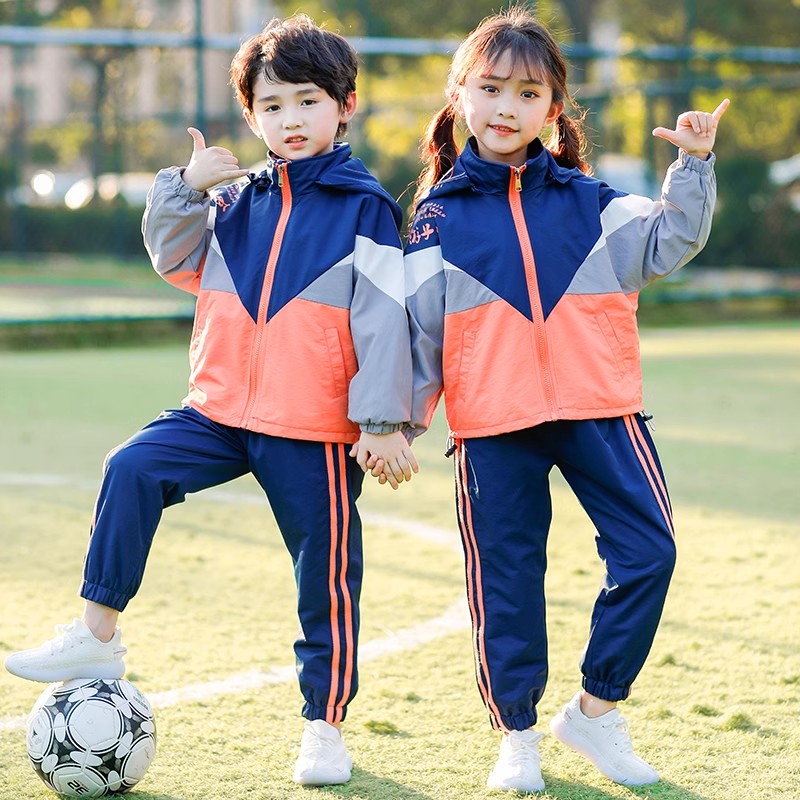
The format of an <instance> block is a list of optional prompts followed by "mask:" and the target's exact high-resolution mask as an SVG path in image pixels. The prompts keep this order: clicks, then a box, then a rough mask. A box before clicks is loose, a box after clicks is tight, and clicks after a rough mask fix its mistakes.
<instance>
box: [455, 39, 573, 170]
mask: <svg viewBox="0 0 800 800" xmlns="http://www.w3.org/2000/svg"><path fill="white" fill-rule="evenodd" d="M457 102H458V104H459V106H460V110H461V113H462V114H463V116H464V119H465V121H466V124H467V127H468V128H469V130H470V132H471V133H472V134H473V136H475V139H476V140H477V142H478V155H480V157H481V158H484V159H486V160H487V161H498V162H500V163H503V164H511V165H513V166H517V167H518V166H520V165H522V164H524V163H525V160H526V158H527V152H528V145H529V144H530V143H531V142H532V141H533V140H534V139H535V138H536V137H537V136H539V134H540V133H541V131H542V129H543V128H545V127H546V126H548V125H551V124H552V123H553V122H554V121H555V120H556V118H557V117H558V115H559V114H560V113H561V112H562V110H563V108H564V106H563V103H554V102H553V90H552V88H551V87H550V86H548V85H547V84H545V83H544V82H543V81H542V80H541V79H540V78H538V77H537V76H533V75H530V74H529V72H528V69H527V68H526V66H525V65H524V64H521V63H520V64H517V63H515V62H514V61H513V59H512V58H511V56H510V55H509V54H508V53H505V54H503V55H501V56H500V58H498V59H497V61H496V62H495V63H494V64H492V65H491V66H490V67H489V68H488V74H480V73H473V74H471V75H469V76H468V77H467V79H466V81H465V82H464V85H463V86H462V87H461V88H460V90H459V93H458V98H457Z"/></svg>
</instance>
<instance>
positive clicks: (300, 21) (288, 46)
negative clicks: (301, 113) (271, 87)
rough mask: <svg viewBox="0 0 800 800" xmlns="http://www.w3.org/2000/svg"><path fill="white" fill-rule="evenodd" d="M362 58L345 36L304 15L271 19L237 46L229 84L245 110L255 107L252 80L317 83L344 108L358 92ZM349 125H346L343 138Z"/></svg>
mask: <svg viewBox="0 0 800 800" xmlns="http://www.w3.org/2000/svg"><path fill="white" fill-rule="evenodd" d="M357 73H358V58H357V57H356V53H355V50H353V48H352V47H351V46H350V43H349V42H348V41H347V40H346V39H345V38H344V37H342V36H339V34H337V33H333V32H331V31H326V30H323V29H322V28H320V27H319V26H318V25H315V24H314V22H313V21H312V20H311V18H310V17H308V16H306V15H305V14H296V15H295V16H293V17H289V18H288V19H277V18H275V19H273V20H271V21H270V22H268V23H267V25H266V26H265V28H264V30H262V31H261V33H259V34H257V35H256V36H252V37H251V38H250V39H248V40H247V41H245V42H244V43H243V44H242V46H241V47H240V48H239V52H238V53H236V55H235V56H234V58H233V61H232V62H231V80H230V83H231V86H233V88H234V89H235V91H236V97H237V99H238V100H239V103H240V104H241V106H242V108H244V109H247V110H248V111H252V110H253V84H254V83H255V81H256V79H257V78H258V76H259V75H263V76H264V78H266V80H268V81H281V82H285V83H314V84H316V85H317V86H319V87H320V89H324V90H325V91H326V92H327V93H328V94H329V95H330V96H331V97H332V98H333V99H334V100H335V101H336V102H337V103H338V104H339V108H342V109H343V108H344V107H345V104H346V103H347V98H348V97H349V95H350V93H351V92H354V91H355V90H356V75H357ZM346 129H347V125H346V123H342V124H341V125H340V126H339V130H338V131H337V136H341V135H343V134H344V132H345V131H346Z"/></svg>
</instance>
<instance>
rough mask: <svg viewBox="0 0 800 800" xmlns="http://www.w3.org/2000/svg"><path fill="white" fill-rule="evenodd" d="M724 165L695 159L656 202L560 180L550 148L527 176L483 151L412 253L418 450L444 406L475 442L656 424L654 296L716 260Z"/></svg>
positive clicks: (447, 193) (452, 180)
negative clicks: (649, 344)
mask: <svg viewBox="0 0 800 800" xmlns="http://www.w3.org/2000/svg"><path fill="white" fill-rule="evenodd" d="M713 163H714V156H713V155H711V156H710V157H709V159H708V160H706V161H702V160H700V159H697V158H694V157H692V156H689V155H687V154H686V153H683V152H681V154H680V157H679V158H678V160H677V161H675V163H673V164H672V165H671V166H670V168H669V170H668V172H667V175H666V178H665V180H664V185H663V190H662V196H661V199H660V200H656V201H653V200H650V199H649V198H645V197H638V196H635V195H628V194H625V193H624V192H619V191H616V190H614V189H612V188H610V187H609V186H607V185H606V184H605V183H603V182H602V181H599V180H596V179H594V178H590V177H587V176H586V175H584V174H583V173H582V172H580V171H579V170H575V169H565V168H563V167H561V166H559V165H558V164H557V163H556V161H555V159H554V158H553V156H552V154H551V153H550V152H549V151H547V150H546V149H544V148H543V147H542V145H541V143H540V142H539V141H538V140H537V141H535V142H534V143H533V145H532V146H531V157H530V158H529V160H528V161H527V162H526V163H525V164H524V166H522V167H516V168H515V167H512V166H509V165H505V164H499V163H495V162H489V161H485V160H483V159H481V158H479V157H478V155H477V154H476V153H475V152H474V150H473V146H472V144H471V143H470V144H468V146H467V147H466V148H465V150H464V152H463V153H462V154H461V155H460V156H459V158H458V159H457V160H456V163H455V165H454V168H453V169H452V170H451V172H450V173H449V174H448V175H447V176H445V178H444V179H443V180H441V181H440V182H439V183H438V184H436V185H435V186H434V187H432V189H431V190H430V192H429V193H428V195H427V196H426V198H425V199H424V201H423V202H422V203H421V204H420V206H419V208H418V211H417V213H416V215H415V217H414V220H413V223H412V226H411V229H410V231H409V238H408V243H407V246H406V256H405V260H406V295H407V297H406V304H407V307H408V310H409V316H410V323H411V335H412V352H413V354H414V402H413V408H412V426H413V430H412V432H411V435H413V434H414V433H415V432H416V433H419V432H421V431H422V430H424V429H425V428H426V427H427V426H428V424H429V422H430V418H431V416H432V414H433V410H434V409H435V407H436V404H437V402H438V399H439V395H440V394H441V392H442V391H444V395H445V404H446V408H447V419H448V422H449V424H450V427H451V429H452V431H453V433H454V434H455V435H456V436H457V437H459V438H470V437H476V436H491V435H494V434H500V433H506V432H509V431H515V430H521V429H523V428H529V427H532V426H534V425H539V424H541V423H543V422H548V421H551V420H563V419H592V418H598V417H616V416H622V415H625V414H631V413H635V412H638V411H641V409H642V377H641V368H640V362H639V339H638V331H637V324H636V308H637V302H638V296H639V290H640V289H642V288H643V287H644V286H646V285H647V284H648V283H650V282H652V281H654V280H656V279H658V278H662V277H664V276H665V275H668V274H669V273H671V272H672V271H673V270H676V269H677V268H678V267H681V266H682V265H684V264H686V263H687V262H688V261H690V260H691V259H692V258H693V257H694V256H695V255H696V254H697V253H698V252H699V251H700V250H701V249H702V247H703V245H704V244H705V242H706V240H707V238H708V234H709V231H710V228H711V215H712V212H713V208H714V201H715V197H716V182H715V178H714V171H713Z"/></svg>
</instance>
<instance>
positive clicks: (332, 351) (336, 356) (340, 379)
mask: <svg viewBox="0 0 800 800" xmlns="http://www.w3.org/2000/svg"><path fill="white" fill-rule="evenodd" d="M325 343H326V345H327V347H328V359H329V361H330V365H331V377H332V378H333V390H334V392H335V396H336V397H341V396H342V395H343V394H347V384H348V381H347V369H346V367H345V363H344V352H343V351H342V341H341V339H340V338H339V331H338V330H337V329H336V328H325Z"/></svg>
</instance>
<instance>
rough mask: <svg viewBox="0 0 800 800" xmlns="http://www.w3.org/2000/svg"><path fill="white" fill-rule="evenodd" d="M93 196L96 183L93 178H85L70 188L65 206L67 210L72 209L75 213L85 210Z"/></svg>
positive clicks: (65, 196) (65, 199) (65, 197)
mask: <svg viewBox="0 0 800 800" xmlns="http://www.w3.org/2000/svg"><path fill="white" fill-rule="evenodd" d="M93 195H94V181H92V179H91V178H83V179H81V180H79V181H76V182H75V183H73V184H72V186H70V187H69V190H68V191H67V193H66V194H65V195H64V205H65V206H66V207H67V208H71V209H72V210H73V211H74V210H75V209H78V208H83V207H84V206H86V205H88V204H89V201H90V200H91V199H92V196H93Z"/></svg>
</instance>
